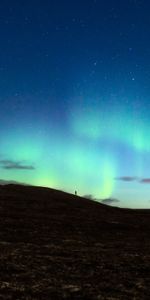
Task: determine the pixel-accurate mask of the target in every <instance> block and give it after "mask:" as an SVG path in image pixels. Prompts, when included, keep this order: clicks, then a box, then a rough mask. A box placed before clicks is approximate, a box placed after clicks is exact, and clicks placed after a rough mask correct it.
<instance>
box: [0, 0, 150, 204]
mask: <svg viewBox="0 0 150 300" xmlns="http://www.w3.org/2000/svg"><path fill="white" fill-rule="evenodd" d="M149 11H150V3H149V2H148V1H146V0H145V1H144V0H143V1H142V0H127V1H119V0H118V1H113V0H111V1H98V0H97V1H96V0H95V1H94V0H86V1H84V0H81V1H78V0H77V1H60V0H55V1H45V0H43V1H33V0H30V1H23V2H22V3H19V2H18V3H17V2H15V3H12V1H5V2H4V1H1V3H0V14H1V18H0V25H1V26H0V36H1V47H0V57H1V63H0V170H1V176H0V178H1V179H2V180H14V181H18V182H23V183H27V184H33V185H41V186H48V187H52V188H57V189H60V190H65V191H67V192H70V193H74V191H75V190H77V191H78V194H79V195H81V196H82V195H91V197H93V198H96V199H98V200H99V201H101V200H102V199H108V198H111V199H110V200H111V203H112V202H113V199H114V205H115V199H116V200H117V201H116V203H117V204H116V205H117V206H121V207H137V208H139V207H143V208H149V207H150V138H149V130H150V18H149ZM118 200H119V202H118Z"/></svg>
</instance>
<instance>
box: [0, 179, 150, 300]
mask: <svg viewBox="0 0 150 300" xmlns="http://www.w3.org/2000/svg"><path fill="white" fill-rule="evenodd" d="M0 299H5V300H8V299H14V300H22V299H24V300H25V299H26V300H30V299H32V300H33V299H34V300H38V299H41V300H47V299H49V300H51V299H52V300H55V299H56V300H57V299H70V300H71V299H72V300H73V299H74V300H76V299H87V300H92V299H97V300H98V299H108V300H114V299H121V300H124V299H139V300H144V299H150V211H149V210H129V209H119V208H115V207H109V206H106V205H102V204H99V203H97V202H94V201H90V200H88V199H83V198H80V197H78V196H74V195H70V194H67V193H64V192H60V191H56V190H52V189H46V188H40V187H32V186H19V185H6V186H0Z"/></svg>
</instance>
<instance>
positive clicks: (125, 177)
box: [115, 176, 137, 182]
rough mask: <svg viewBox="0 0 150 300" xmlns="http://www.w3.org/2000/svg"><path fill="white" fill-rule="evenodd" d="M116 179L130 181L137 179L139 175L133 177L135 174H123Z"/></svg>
mask: <svg viewBox="0 0 150 300" xmlns="http://www.w3.org/2000/svg"><path fill="white" fill-rule="evenodd" d="M115 180H121V181H126V182H130V181H135V180H137V177H133V176H121V177H116V178H115Z"/></svg>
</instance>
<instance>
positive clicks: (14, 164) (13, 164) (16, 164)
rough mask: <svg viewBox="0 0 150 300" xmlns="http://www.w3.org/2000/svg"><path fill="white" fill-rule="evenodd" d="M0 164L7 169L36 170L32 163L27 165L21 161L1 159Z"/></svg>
mask: <svg viewBox="0 0 150 300" xmlns="http://www.w3.org/2000/svg"><path fill="white" fill-rule="evenodd" d="M0 166H1V168H2V169H6V170H35V167H34V166H32V165H25V164H23V163H22V162H20V161H13V160H0Z"/></svg>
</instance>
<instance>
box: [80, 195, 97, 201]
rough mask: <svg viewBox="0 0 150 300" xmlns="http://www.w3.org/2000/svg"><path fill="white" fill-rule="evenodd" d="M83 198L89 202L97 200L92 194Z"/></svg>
mask: <svg viewBox="0 0 150 300" xmlns="http://www.w3.org/2000/svg"><path fill="white" fill-rule="evenodd" d="M83 197H84V198H86V199H89V200H96V199H95V198H94V196H93V195H92V194H88V195H84V196H83Z"/></svg>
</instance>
